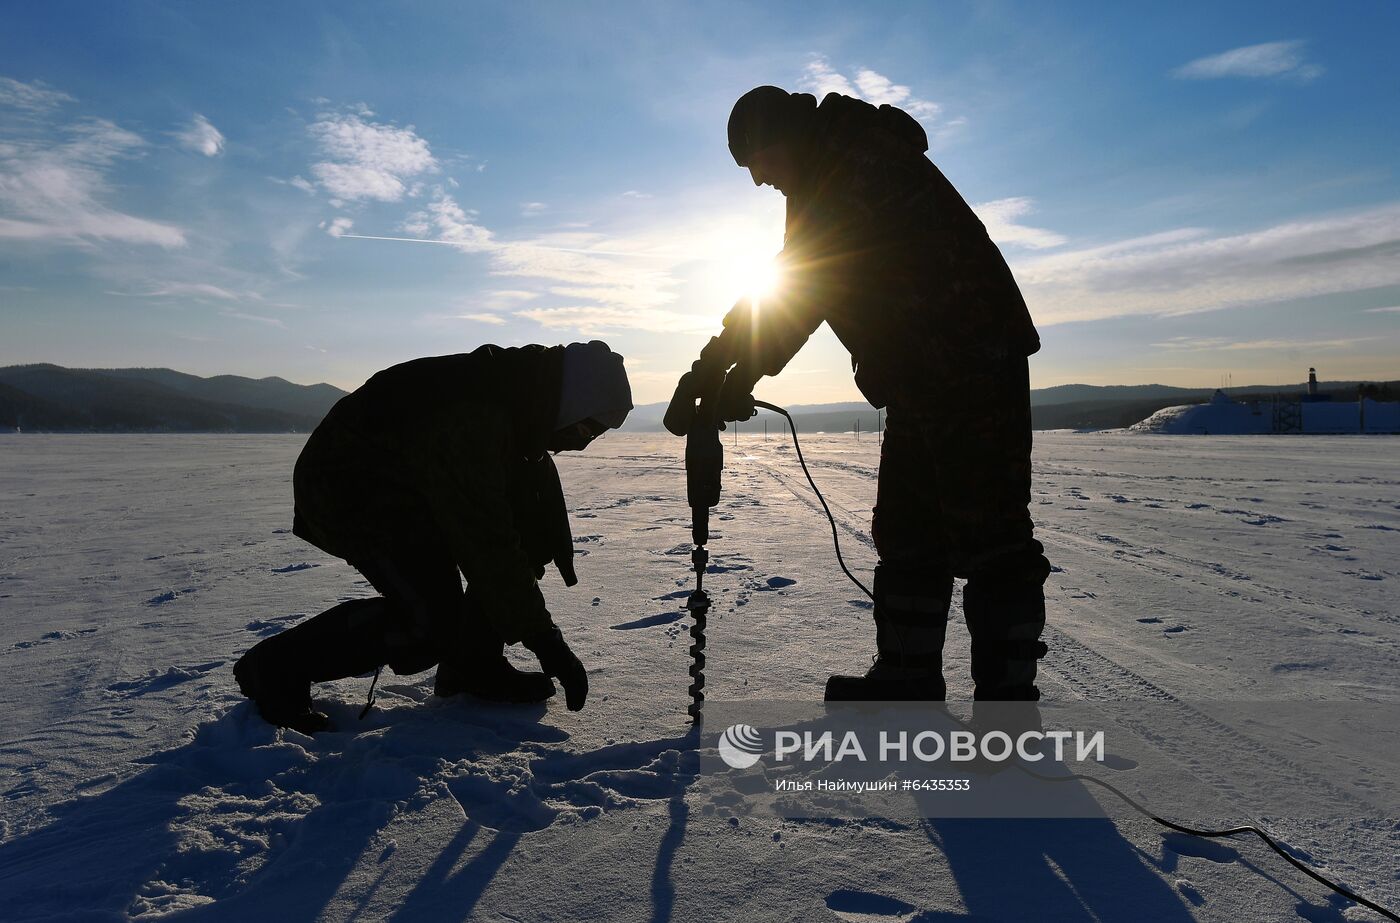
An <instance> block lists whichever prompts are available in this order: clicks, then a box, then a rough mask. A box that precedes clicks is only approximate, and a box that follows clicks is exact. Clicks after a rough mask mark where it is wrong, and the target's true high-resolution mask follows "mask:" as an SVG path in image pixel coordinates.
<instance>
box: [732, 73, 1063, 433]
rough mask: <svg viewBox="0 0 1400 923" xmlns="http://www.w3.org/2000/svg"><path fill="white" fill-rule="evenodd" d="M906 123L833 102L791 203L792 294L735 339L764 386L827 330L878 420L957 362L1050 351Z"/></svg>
mask: <svg viewBox="0 0 1400 923" xmlns="http://www.w3.org/2000/svg"><path fill="white" fill-rule="evenodd" d="M927 149H928V140H927V137H926V135H925V134H924V131H923V128H922V127H920V125H919V124H918V122H916V121H915V120H914V119H913V118H911V117H910V116H909V115H908V114H906V113H905V112H903V111H902V110H900V109H896V108H894V107H891V106H888V105H886V106H881V107H879V108H878V109H877V108H876V107H875V106H872V105H871V104H869V103H866V102H863V101H861V100H857V99H851V98H850V97H846V96H842V95H840V94H837V93H829V94H827V96H826V97H825V98H824V99H823V100H822V102H821V105H820V106H818V107H817V109H816V112H815V114H814V118H813V119H812V122H811V128H810V131H809V133H808V135H807V137H806V138H805V139H802V140H800V141H799V142H798V152H799V154H798V159H799V163H800V164H801V170H800V176H799V180H800V181H799V183H798V185H797V186H796V187H795V188H792V189H789V190H785V191H786V193H787V196H788V201H787V228H786V233H785V237H784V246H783V252H782V254H781V255H780V257H779V260H780V262H781V265H782V267H783V271H784V276H785V289H784V292H783V293H782V294H781V295H780V296H778V297H777V298H776V299H769V300H768V301H767V302H766V303H765V304H764V305H763V306H762V310H761V312H758V313H754V312H752V310H751V309H750V308H749V307H748V306H747V305H746V304H744V303H741V304H740V305H739V306H737V307H736V308H735V310H734V311H731V312H730V315H729V316H728V317H726V318H725V328H726V330H725V333H726V334H728V335H730V337H731V339H732V340H734V341H736V350H735V352H736V355H739V356H741V357H743V356H747V358H741V359H740V362H741V364H743V365H745V371H746V372H747V373H748V374H749V375H750V376H751V378H752V379H753V380H757V378H758V377H760V376H761V375H776V374H777V373H778V372H780V371H782V369H783V366H785V365H786V364H787V362H788V360H789V359H791V358H792V357H793V355H794V354H796V352H797V351H798V350H799V349H800V348H801V347H802V345H803V343H805V342H806V340H807V338H808V337H809V336H810V335H811V334H812V332H813V331H815V330H816V328H817V327H818V326H820V324H821V323H822V321H826V322H827V323H828V324H829V325H830V327H831V329H832V331H833V332H834V333H835V334H836V336H837V337H838V338H839V339H840V340H841V342H842V344H843V345H845V347H846V348H847V349H848V350H849V351H850V353H851V361H852V367H853V368H854V369H855V372H856V384H857V386H858V387H859V388H860V389H861V392H862V393H863V394H864V395H865V397H866V398H867V399H868V400H869V401H870V402H871V403H872V404H874V405H875V406H877V407H880V406H885V405H886V404H888V403H889V401H890V398H891V396H892V395H896V394H903V393H909V392H910V391H911V390H915V391H917V390H918V388H919V383H920V382H921V381H923V382H926V381H927V380H928V378H929V377H930V374H933V375H944V374H946V373H947V372H949V371H952V370H950V369H946V368H933V369H931V368H930V362H931V360H932V362H933V363H934V364H935V365H937V364H947V363H954V362H957V361H978V362H982V361H989V360H990V361H995V360H998V359H1005V358H1012V357H1016V358H1019V357H1024V356H1028V355H1030V354H1032V353H1034V352H1036V351H1037V350H1038V349H1039V348H1040V338H1039V336H1038V335H1037V333H1036V330H1035V326H1034V324H1033V323H1032V322H1031V317H1030V312H1029V311H1028V310H1027V308H1026V303H1025V300H1024V299H1023V298H1022V296H1021V292H1020V289H1019V288H1018V287H1017V285H1016V281H1015V279H1014V278H1013V277H1012V275H1011V271H1010V269H1009V268H1008V267H1007V265H1006V261H1005V260H1004V259H1003V258H1002V255H1001V252H1000V251H999V250H998V249H997V247H996V245H995V244H994V243H992V241H991V239H990V238H989V237H988V235H987V231H986V228H985V227H984V226H983V225H982V222H981V221H980V220H979V219H978V218H977V216H976V214H974V213H973V211H972V209H971V208H970V207H969V206H968V204H967V203H966V202H965V201H964V200H963V198H962V196H961V195H959V194H958V191H957V190H956V189H954V188H953V185H952V184H951V183H950V182H948V180H947V178H946V177H944V176H943V174H942V173H941V172H940V171H939V169H938V168H937V167H936V166H934V165H933V163H931V162H930V161H929V160H928V158H926V157H925V156H924V152H925V151H926V150H927Z"/></svg>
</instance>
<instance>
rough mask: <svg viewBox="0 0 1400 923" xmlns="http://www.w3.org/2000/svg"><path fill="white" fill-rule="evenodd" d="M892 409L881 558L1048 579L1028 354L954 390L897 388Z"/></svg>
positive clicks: (883, 473) (953, 571) (880, 505)
mask: <svg viewBox="0 0 1400 923" xmlns="http://www.w3.org/2000/svg"><path fill="white" fill-rule="evenodd" d="M886 413H887V416H886V423H885V432H884V441H883V444H882V446H881V449H880V482H879V488H878V492H877V495H876V501H875V511H874V516H873V522H872V525H871V532H872V536H873V538H874V540H875V548H876V550H877V551H878V552H879V554H880V559H881V561H884V562H888V563H891V564H899V565H910V566H916V567H918V568H920V569H922V570H941V571H946V572H947V573H948V574H949V575H951V576H957V577H964V578H968V579H975V578H979V577H983V576H985V577H989V578H992V579H996V580H1009V581H1014V582H1017V583H1031V584H1036V585H1039V584H1041V583H1044V582H1045V578H1046V577H1047V576H1048V575H1049V573H1050V565H1049V562H1048V561H1046V559H1045V555H1044V553H1043V552H1044V549H1043V548H1042V546H1041V544H1040V542H1038V541H1036V540H1035V536H1034V526H1033V524H1032V522H1031V517H1030V510H1029V505H1030V499H1031V415H1030V388H1029V377H1028V372H1027V367H1026V360H1025V359H1012V360H1009V361H1007V362H1006V363H1005V365H1001V366H992V367H986V366H983V367H981V368H979V369H977V370H975V371H969V372H966V373H964V374H962V375H960V376H958V379H957V381H956V390H953V389H952V388H949V389H947V390H942V389H939V390H937V391H935V390H925V389H922V388H917V387H910V386H905V387H901V388H897V389H896V390H895V392H894V394H893V395H892V399H891V401H890V405H889V408H888V410H887V411H886Z"/></svg>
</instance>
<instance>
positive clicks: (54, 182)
mask: <svg viewBox="0 0 1400 923" xmlns="http://www.w3.org/2000/svg"><path fill="white" fill-rule="evenodd" d="M7 89H11V90H12V89H13V88H7ZM31 89H32V87H31ZM44 92H47V93H55V92H56V91H48V90H45V91H44ZM26 98H28V97H26ZM64 98H67V97H66V96H65V97H64ZM35 105H36V106H37V105H38V104H37V103H36V104H35ZM36 111H37V110H36ZM17 124H18V123H17ZM145 146H146V142H145V141H144V140H143V139H142V138H141V137H140V136H139V135H136V134H133V133H132V132H129V131H127V130H126V129H124V128H121V127H119V126H117V125H115V124H113V123H112V122H109V121H106V120H105V119H93V118H85V119H79V120H77V121H73V122H68V123H65V124H54V123H52V122H50V121H48V120H47V119H46V118H39V119H38V121H27V122H24V123H22V127H21V128H20V130H19V131H18V132H14V133H12V134H10V136H9V137H8V138H7V140H6V142H5V143H4V144H0V238H8V239H12V240H33V241H51V242H56V243H63V244H84V243H91V242H92V241H119V242H122V243H132V244H152V245H155V246H159V247H166V248H172V247H182V246H184V244H185V234H184V231H182V230H181V229H180V228H178V227H175V226H173V225H168V224H162V223H160V222H157V221H150V220H148V219H145V218H138V217H136V216H134V215H129V214H126V213H124V212H120V211H117V210H116V209H113V208H111V207H109V206H108V205H107V204H105V201H104V200H106V199H109V198H111V197H112V196H113V191H112V189H111V188H110V185H109V183H108V180H107V173H108V171H110V170H111V169H112V167H113V166H114V164H115V163H116V162H117V161H119V160H122V159H127V158H132V157H136V156H139V154H140V153H141V152H142V149H143V148H144V147H145Z"/></svg>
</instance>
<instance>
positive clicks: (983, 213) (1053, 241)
mask: <svg viewBox="0 0 1400 923" xmlns="http://www.w3.org/2000/svg"><path fill="white" fill-rule="evenodd" d="M972 210H973V211H974V212H976V213H977V217H978V218H981V219H982V223H983V224H984V225H986V227H987V234H988V235H989V236H990V237H991V238H992V240H994V241H996V242H997V243H999V244H1014V245H1016V246H1020V247H1025V248H1027V249H1029V250H1045V249H1048V248H1050V247H1058V246H1060V245H1061V244H1063V243H1064V242H1065V237H1064V236H1063V235H1060V234H1056V233H1055V232H1054V231H1047V230H1045V229H1044V228H1033V227H1028V226H1026V225H1023V224H1017V223H1016V219H1017V218H1020V217H1021V216H1022V215H1027V214H1030V213H1031V212H1033V211H1034V210H1035V203H1034V201H1033V200H1031V199H1029V198H1026V197H1025V196H1017V197H1014V198H1009V199H997V200H996V201H993V202H983V203H981V204H980V205H974V206H972Z"/></svg>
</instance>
